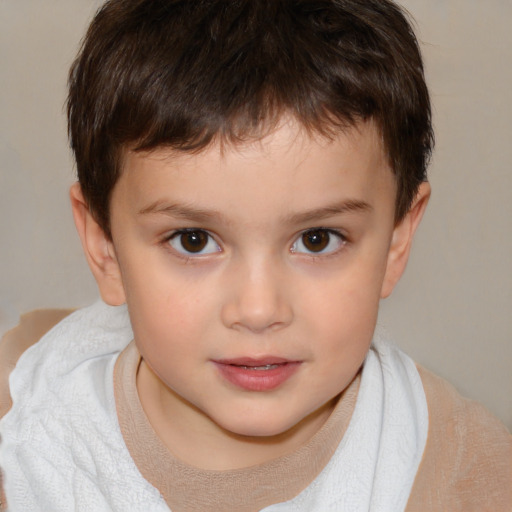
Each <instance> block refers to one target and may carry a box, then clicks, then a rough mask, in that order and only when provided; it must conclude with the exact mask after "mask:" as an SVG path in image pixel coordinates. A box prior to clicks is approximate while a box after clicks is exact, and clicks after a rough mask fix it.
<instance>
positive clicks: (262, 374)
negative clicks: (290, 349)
mask: <svg viewBox="0 0 512 512" xmlns="http://www.w3.org/2000/svg"><path fill="white" fill-rule="evenodd" d="M213 363H214V364H215V366H216V367H217V369H218V370H219V373H220V375H221V376H222V378H224V379H225V380H227V381H228V382H230V383H231V384H233V385H234V386H236V387H238V388H241V389H243V390H246V391H271V390H273V389H275V388H277V387H279V386H281V385H282V384H284V382H286V381H287V380H288V379H289V378H290V377H291V376H292V375H293V374H294V373H295V372H296V371H297V370H298V369H299V367H300V365H301V362H300V361H291V360H288V359H283V358H280V357H273V356H270V357H263V358H258V359H253V358H236V359H221V360H217V361H213Z"/></svg>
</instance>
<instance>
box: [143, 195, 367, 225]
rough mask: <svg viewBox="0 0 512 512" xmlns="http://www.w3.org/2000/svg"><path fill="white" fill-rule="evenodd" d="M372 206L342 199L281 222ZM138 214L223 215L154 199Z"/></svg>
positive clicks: (203, 219) (194, 217)
mask: <svg viewBox="0 0 512 512" xmlns="http://www.w3.org/2000/svg"><path fill="white" fill-rule="evenodd" d="M371 211H373V207H372V206H371V205H370V204H369V203H367V202H365V201H360V200H356V199H349V200H344V201H341V202H339V203H334V204H331V205H327V206H322V207H320V208H314V209H312V210H307V211H305V212H300V213H295V214H292V215H289V216H286V217H285V218H284V219H283V222H285V223H287V224H292V225H293V224H303V223H307V222H313V221H320V220H322V219H327V218H329V217H334V216H336V215H342V214H345V213H368V212H371ZM139 214H140V215H148V214H163V215H169V216H171V217H174V218H177V219H187V220H191V221H195V222H206V221H211V220H212V219H219V220H221V221H222V220H224V221H225V218H224V215H223V214H222V213H220V212H218V211H216V210H205V209H202V208H197V207H195V206H193V205H189V204H178V203H168V202H166V201H163V200H159V201H155V202H154V203H152V204H150V205H149V206H147V207H145V208H142V209H141V210H139Z"/></svg>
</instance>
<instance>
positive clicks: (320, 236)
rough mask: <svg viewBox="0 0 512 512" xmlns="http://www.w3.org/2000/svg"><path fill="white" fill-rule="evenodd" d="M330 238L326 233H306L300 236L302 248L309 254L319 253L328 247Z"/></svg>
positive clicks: (323, 231) (320, 231) (318, 231)
mask: <svg viewBox="0 0 512 512" xmlns="http://www.w3.org/2000/svg"><path fill="white" fill-rule="evenodd" d="M330 239H331V237H330V234H329V232H328V231H325V230H320V229H319V230H317V231H306V232H305V233H303V234H302V243H303V244H304V247H305V248H306V249H307V250H308V251H311V252H321V251H323V250H324V249H325V248H326V247H327V246H328V245H329V241H330Z"/></svg>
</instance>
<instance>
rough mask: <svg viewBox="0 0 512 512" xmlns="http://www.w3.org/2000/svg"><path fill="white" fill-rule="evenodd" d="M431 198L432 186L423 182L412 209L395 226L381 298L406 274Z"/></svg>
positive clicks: (389, 292)
mask: <svg viewBox="0 0 512 512" xmlns="http://www.w3.org/2000/svg"><path fill="white" fill-rule="evenodd" d="M429 198H430V185H429V184H428V183H427V182H426V181H425V182H423V183H422V184H421V185H420V186H419V189H418V192H417V193H416V197H415V198H414V201H413V203H412V206H411V208H410V209H409V211H408V212H407V214H406V215H405V217H404V218H403V219H402V220H401V221H400V223H399V224H397V225H396V226H395V229H394V230H393V236H392V238H391V244H390V247H389V252H388V260H387V266H386V273H385V275H384V281H383V283H382V289H381V292H380V296H381V298H383V299H384V298H386V297H388V296H389V295H391V292H392V291H393V288H394V287H395V285H396V283H397V282H398V280H399V279H400V277H401V276H402V274H403V273H404V270H405V267H406V265H407V261H408V259H409V253H410V251H411V246H412V240H413V238H414V233H415V232H416V228H417V227H418V225H419V223H420V221H421V218H422V217H423V213H424V212H425V209H426V207H427V203H428V200H429Z"/></svg>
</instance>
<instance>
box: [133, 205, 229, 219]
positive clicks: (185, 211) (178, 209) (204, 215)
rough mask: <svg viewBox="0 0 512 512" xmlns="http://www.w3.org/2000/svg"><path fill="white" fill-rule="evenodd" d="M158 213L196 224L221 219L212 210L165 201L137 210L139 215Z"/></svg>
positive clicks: (218, 214) (217, 213) (220, 215)
mask: <svg viewBox="0 0 512 512" xmlns="http://www.w3.org/2000/svg"><path fill="white" fill-rule="evenodd" d="M155 213H160V214H164V215H169V216H171V217H176V218H178V219H188V220H193V221H197V222H204V221H207V220H211V219H213V218H215V217H216V218H219V217H223V216H222V214H220V213H219V212H216V211H214V210H204V209H202V208H196V207H194V206H190V205H188V204H176V203H168V202H166V201H155V202H154V203H152V204H150V205H149V206H147V207H145V208H142V210H139V215H147V214H155Z"/></svg>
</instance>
